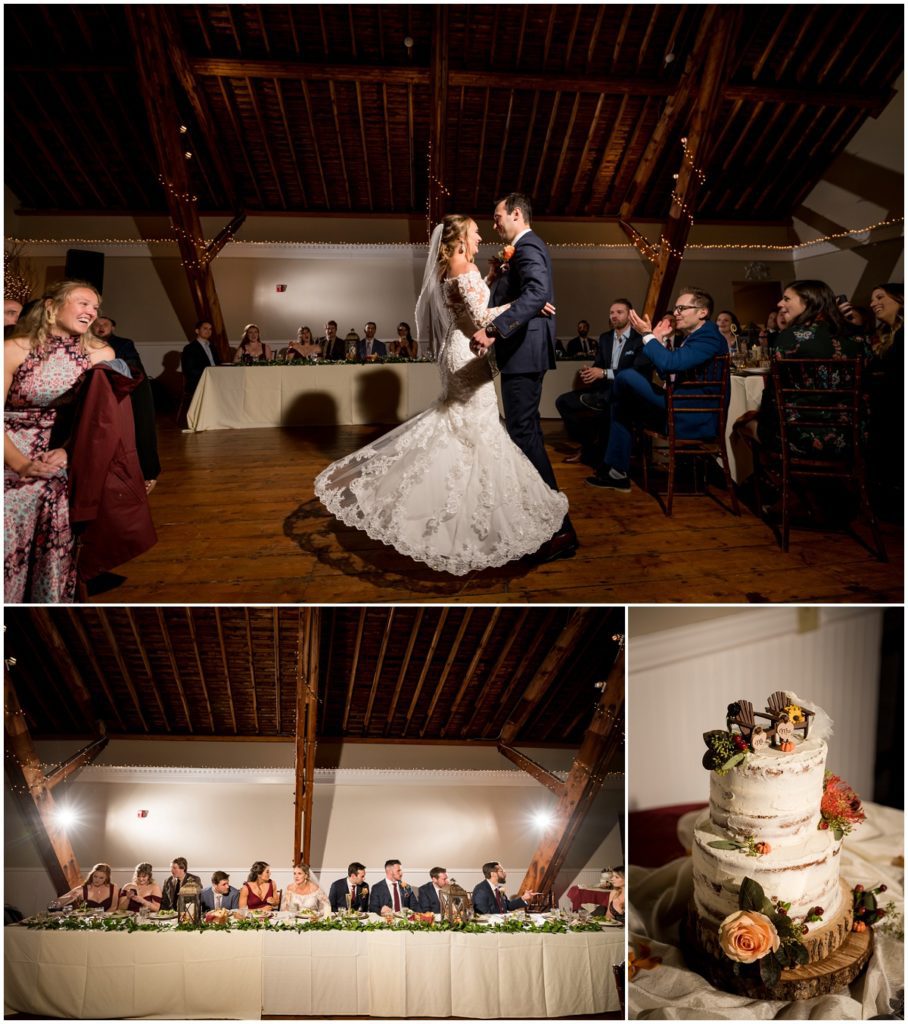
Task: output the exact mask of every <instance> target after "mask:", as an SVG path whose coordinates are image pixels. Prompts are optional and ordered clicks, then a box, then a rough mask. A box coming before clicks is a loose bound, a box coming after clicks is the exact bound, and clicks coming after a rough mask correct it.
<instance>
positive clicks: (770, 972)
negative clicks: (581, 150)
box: [760, 956, 782, 985]
mask: <svg viewBox="0 0 908 1024" xmlns="http://www.w3.org/2000/svg"><path fill="white" fill-rule="evenodd" d="M781 973H782V968H781V967H780V966H779V961H778V960H776V958H775V957H774V956H764V957H763V959H762V960H760V977H761V978H762V979H763V984H764V985H775V984H776V982H777V981H778V980H779V975H781Z"/></svg>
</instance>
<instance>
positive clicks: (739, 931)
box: [719, 910, 780, 964]
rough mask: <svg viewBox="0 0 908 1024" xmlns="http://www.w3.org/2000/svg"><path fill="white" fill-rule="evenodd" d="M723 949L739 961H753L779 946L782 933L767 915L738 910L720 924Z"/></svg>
mask: <svg viewBox="0 0 908 1024" xmlns="http://www.w3.org/2000/svg"><path fill="white" fill-rule="evenodd" d="M719 944H720V945H721V947H722V952H723V953H725V955H726V956H727V957H729V959H731V960H737V962H738V963H739V964H752V963H753V962H754V961H755V960H761V959H762V958H763V957H764V956H766V954H767V953H775V951H776V950H777V949H778V948H779V944H780V939H779V933H778V932H777V931H776V929H775V925H774V924H773V923H772V921H770V920H769V918H768V917H767V916H766V915H765V914H760V913H758V912H757V911H755V910H736V911H735V912H734V913H733V914H729V915H728V917H726V918H725V920H724V921H723V922H722V924H720V925H719Z"/></svg>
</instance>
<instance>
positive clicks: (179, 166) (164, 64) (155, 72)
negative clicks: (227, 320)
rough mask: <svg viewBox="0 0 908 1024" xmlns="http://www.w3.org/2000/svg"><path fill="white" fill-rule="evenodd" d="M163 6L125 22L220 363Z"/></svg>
mask: <svg viewBox="0 0 908 1024" xmlns="http://www.w3.org/2000/svg"><path fill="white" fill-rule="evenodd" d="M165 10H166V8H165V7H164V6H162V5H157V6H156V5H153V4H130V5H127V7H126V20H127V23H128V25H129V31H130V35H131V37H132V41H133V50H134V55H135V61H136V70H137V72H138V74H137V76H136V79H137V82H138V85H139V90H140V93H141V95H142V100H143V102H144V104H145V112H146V115H147V117H148V123H149V127H150V129H151V137H152V141H153V143H154V148H155V153H156V155H157V159H158V165H159V168H160V172H161V177H162V179H163V182H164V194H165V198H166V201H167V207H168V210H169V212H170V219H171V224H172V226H173V228H174V230H175V231H176V234H177V243H178V245H179V249H180V256H181V262H182V264H183V269H184V271H185V275H186V283H187V285H188V287H189V293H190V295H191V297H192V303H193V307H194V309H195V313H196V317H197V318H198V319H199V320H207V321H209V323H211V325H212V327H213V329H214V330H213V335H212V338H213V341H214V344H215V346H216V348H217V349H218V352H219V354H220V356H221V358H222V359H226V358H227V332H226V329H225V326H224V317H223V314H222V312H221V303H220V300H219V299H218V294H217V289H216V288H215V283H214V276H213V275H212V273H211V268H210V267H209V260H208V257H207V254H206V253H205V241H204V235H203V232H202V223H201V218H200V216H199V211H198V206H197V204H196V202H195V201H194V199H193V198H192V195H193V191H194V190H193V187H192V183H191V181H190V177H189V172H188V170H187V167H186V159H185V157H184V155H183V146H182V142H181V136H180V134H179V126H180V123H181V117H180V113H179V109H178V107H177V101H176V96H175V93H174V88H173V84H172V82H171V78H170V59H169V52H168V49H167V47H166V44H165V38H164V37H165V28H164V21H165V17H164V13H163V12H164V11H165Z"/></svg>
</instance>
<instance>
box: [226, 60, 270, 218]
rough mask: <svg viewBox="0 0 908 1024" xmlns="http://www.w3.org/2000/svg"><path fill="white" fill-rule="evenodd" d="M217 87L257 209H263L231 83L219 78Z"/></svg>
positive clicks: (260, 193)
mask: <svg viewBox="0 0 908 1024" xmlns="http://www.w3.org/2000/svg"><path fill="white" fill-rule="evenodd" d="M218 87H219V89H220V92H221V99H222V100H223V101H224V109H225V110H226V111H227V117H228V118H229V119H230V126H231V128H233V134H234V136H235V137H236V144H237V146H238V147H239V150H240V152H241V153H242V154H243V163H245V165H246V174H247V175H248V176H249V180H250V181H251V182H252V187H253V188H254V189H255V195H256V199H257V200H258V205H259V207H260V208H264V206H265V200H264V199H263V197H262V191H261V189H260V188H259V181H258V175H257V174H256V172H255V168H253V166H252V163H251V161H250V160H249V147H248V146H247V145H246V138H245V135H244V133H243V129H242V127H241V126H240V119H239V115H238V113H237V110H236V97H235V96H234V93H233V83H232V82H231V81H229V80H228V79H225V78H219V79H218Z"/></svg>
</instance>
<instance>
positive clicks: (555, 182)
mask: <svg viewBox="0 0 908 1024" xmlns="http://www.w3.org/2000/svg"><path fill="white" fill-rule="evenodd" d="M600 98H601V97H600ZM579 109H580V93H579V92H578V93H576V94H575V95H574V102H573V103H572V104H571V116H570V117H569V118H568V123H567V126H566V127H565V129H564V138H563V139H562V142H561V152H560V153H559V154H558V163H556V164H555V173H554V174H553V175H552V177H551V184H550V185H549V190H548V196H549V202H548V204H547V205H548V206H549V207H552V206H553V204H554V202H555V196H556V194H557V192H558V186H559V184H560V183H561V175H562V174H563V173H564V165H565V163H566V161H567V157H568V153H569V152H570V149H571V136H572V135H573V134H574V125H575V124H576V123H577V111H578V110H579ZM587 138H589V136H588V135H587ZM543 194H545V193H543Z"/></svg>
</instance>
